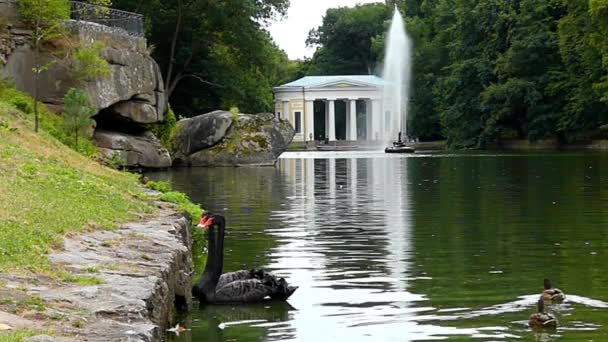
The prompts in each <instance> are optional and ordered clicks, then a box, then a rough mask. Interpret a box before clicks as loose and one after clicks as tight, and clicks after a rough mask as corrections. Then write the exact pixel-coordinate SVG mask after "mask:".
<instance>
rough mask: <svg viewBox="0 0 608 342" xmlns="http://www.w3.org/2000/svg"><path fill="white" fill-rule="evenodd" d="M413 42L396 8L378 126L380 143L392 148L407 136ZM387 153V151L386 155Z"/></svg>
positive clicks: (387, 50)
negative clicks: (401, 137) (392, 145)
mask: <svg viewBox="0 0 608 342" xmlns="http://www.w3.org/2000/svg"><path fill="white" fill-rule="evenodd" d="M411 55H412V41H411V39H410V38H409V37H408V35H407V33H406V31H405V24H404V21H403V17H402V16H401V13H399V10H398V9H397V7H396V6H395V13H394V15H393V19H392V21H391V27H390V29H389V31H388V35H387V41H386V50H385V54H384V70H383V72H382V77H383V79H384V82H385V83H384V86H383V88H382V113H383V114H384V115H381V116H380V122H379V123H377V124H378V125H379V130H378V131H379V132H380V139H381V140H382V141H384V142H385V146H387V145H389V146H390V145H391V144H390V142H391V141H393V140H395V139H396V138H397V136H398V134H399V132H403V137H404V140H405V141H407V140H408V138H407V137H408V134H407V102H408V95H409V92H408V90H409V89H408V88H409V83H410V75H411V62H412V57H411ZM387 152H388V151H387Z"/></svg>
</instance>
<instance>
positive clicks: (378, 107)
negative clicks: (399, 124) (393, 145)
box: [372, 100, 383, 140]
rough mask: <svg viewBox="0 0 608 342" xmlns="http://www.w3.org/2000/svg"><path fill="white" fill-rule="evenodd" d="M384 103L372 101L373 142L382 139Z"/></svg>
mask: <svg viewBox="0 0 608 342" xmlns="http://www.w3.org/2000/svg"><path fill="white" fill-rule="evenodd" d="M381 111H382V103H380V100H372V117H373V119H372V132H373V136H372V140H380V139H382V126H380V125H381V124H382V122H383V120H382V118H381V116H382V113H381Z"/></svg>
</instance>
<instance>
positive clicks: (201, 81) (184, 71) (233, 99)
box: [115, 0, 289, 115]
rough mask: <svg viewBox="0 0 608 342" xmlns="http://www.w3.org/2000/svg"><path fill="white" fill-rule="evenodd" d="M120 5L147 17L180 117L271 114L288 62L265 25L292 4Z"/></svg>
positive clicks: (176, 0)
mask: <svg viewBox="0 0 608 342" xmlns="http://www.w3.org/2000/svg"><path fill="white" fill-rule="evenodd" d="M115 3H116V4H117V5H118V7H119V8H121V9H125V10H138V11H140V12H143V13H144V15H145V18H146V34H147V36H148V41H149V42H150V43H151V44H154V46H155V49H154V53H153V56H154V58H155V59H156V61H157V62H158V63H159V65H160V66H161V69H162V70H163V74H164V81H165V90H166V91H165V96H166V97H167V98H168V99H170V100H171V103H172V104H173V107H174V108H175V109H176V112H179V113H182V114H187V115H189V114H193V113H197V112H200V111H205V110H210V109H217V108H218V107H220V106H224V107H226V104H230V106H232V105H235V106H238V107H239V108H241V109H242V110H245V111H254V112H257V111H268V110H271V109H272V101H271V97H272V88H271V87H272V86H274V85H276V84H275V83H274V82H275V80H276V79H281V78H284V74H285V73H287V64H288V62H287V61H288V60H287V57H286V55H285V53H284V52H282V51H281V50H279V49H278V48H277V47H276V46H275V45H274V43H272V40H271V39H270V36H269V35H268V33H267V32H266V31H265V30H264V28H263V25H264V23H266V22H267V21H269V20H271V19H272V18H273V17H274V16H276V15H282V14H284V13H285V12H286V10H287V7H288V5H289V1H288V0H246V1H243V0H227V1H211V0H167V1H162V2H161V1H146V2H142V1H139V0H119V1H115ZM167 37H171V38H170V39H167ZM278 61H281V62H280V63H278ZM277 73H281V74H282V75H281V76H280V77H278V75H277Z"/></svg>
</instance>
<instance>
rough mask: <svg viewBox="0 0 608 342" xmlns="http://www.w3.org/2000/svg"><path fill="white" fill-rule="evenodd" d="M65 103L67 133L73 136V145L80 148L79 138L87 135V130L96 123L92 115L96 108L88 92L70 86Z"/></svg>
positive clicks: (64, 99)
mask: <svg viewBox="0 0 608 342" xmlns="http://www.w3.org/2000/svg"><path fill="white" fill-rule="evenodd" d="M63 103H64V111H63V115H64V120H65V130H66V134H67V135H68V136H70V137H71V140H72V147H73V148H74V149H76V150H78V148H79V145H78V140H79V138H82V137H83V136H85V134H86V132H87V130H89V129H90V128H91V127H93V125H94V121H93V120H92V119H91V117H92V116H93V115H95V113H96V110H95V108H93V107H91V105H90V103H89V98H88V96H87V94H86V93H85V92H84V91H82V90H80V89H75V88H70V90H68V92H67V94H66V95H65V97H64V98H63Z"/></svg>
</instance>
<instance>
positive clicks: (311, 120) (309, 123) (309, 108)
mask: <svg viewBox="0 0 608 342" xmlns="http://www.w3.org/2000/svg"><path fill="white" fill-rule="evenodd" d="M304 111H305V112H306V117H305V118H304V120H306V121H305V122H306V125H305V127H306V129H305V130H304V133H305V134H306V135H305V136H304V141H312V140H315V106H314V101H306V102H305V103H304Z"/></svg>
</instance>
